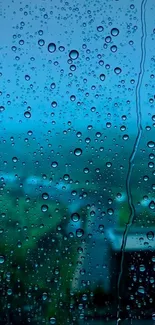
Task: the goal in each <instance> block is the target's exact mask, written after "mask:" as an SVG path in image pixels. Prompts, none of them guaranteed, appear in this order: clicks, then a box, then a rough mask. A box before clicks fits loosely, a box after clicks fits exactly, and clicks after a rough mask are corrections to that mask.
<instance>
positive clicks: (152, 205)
mask: <svg viewBox="0 0 155 325" xmlns="http://www.w3.org/2000/svg"><path fill="white" fill-rule="evenodd" d="M149 208H150V209H151V210H155V202H154V201H151V202H150V204H149Z"/></svg>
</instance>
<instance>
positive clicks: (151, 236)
mask: <svg viewBox="0 0 155 325" xmlns="http://www.w3.org/2000/svg"><path fill="white" fill-rule="evenodd" d="M153 238H154V232H153V231H148V233H147V239H148V240H153Z"/></svg>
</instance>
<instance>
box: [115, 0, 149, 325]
mask: <svg viewBox="0 0 155 325" xmlns="http://www.w3.org/2000/svg"><path fill="white" fill-rule="evenodd" d="M146 2H147V0H142V3H141V28H142V34H141V60H140V70H139V74H138V80H137V85H136V114H137V131H138V132H137V136H136V139H135V143H134V146H133V150H132V153H131V156H130V158H129V168H128V174H127V178H126V192H127V197H128V204H129V208H130V215H129V220H128V223H127V224H126V227H125V231H124V234H123V240H122V246H121V265H120V273H119V277H118V282H117V292H118V296H117V298H118V306H117V325H118V324H120V321H121V318H120V301H121V297H120V284H121V279H122V274H123V263H124V252H125V247H126V242H127V236H128V233H129V230H130V228H131V226H132V223H133V218H134V215H135V207H134V204H133V199H132V193H131V184H130V182H131V175H132V170H133V167H134V158H135V156H136V153H137V150H138V146H139V143H140V139H141V135H142V114H141V101H140V94H141V85H142V81H143V77H144V66H145V57H146V46H145V45H146V35H147V34H146V21H145V11H146Z"/></svg>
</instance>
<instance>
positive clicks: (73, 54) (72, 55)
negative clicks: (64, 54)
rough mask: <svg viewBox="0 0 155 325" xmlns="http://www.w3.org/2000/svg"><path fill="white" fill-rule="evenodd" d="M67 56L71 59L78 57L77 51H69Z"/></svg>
mask: <svg viewBox="0 0 155 325" xmlns="http://www.w3.org/2000/svg"><path fill="white" fill-rule="evenodd" d="M69 57H70V58H71V59H72V60H76V59H77V58H78V57H79V52H78V51H76V50H72V51H70V52H69Z"/></svg>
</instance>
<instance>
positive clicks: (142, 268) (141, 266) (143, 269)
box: [139, 264, 145, 272]
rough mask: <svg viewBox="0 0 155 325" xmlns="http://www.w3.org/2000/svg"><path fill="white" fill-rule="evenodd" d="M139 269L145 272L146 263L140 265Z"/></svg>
mask: <svg viewBox="0 0 155 325" xmlns="http://www.w3.org/2000/svg"><path fill="white" fill-rule="evenodd" d="M139 270H140V272H144V271H145V265H144V264H141V265H140V266H139Z"/></svg>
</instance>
